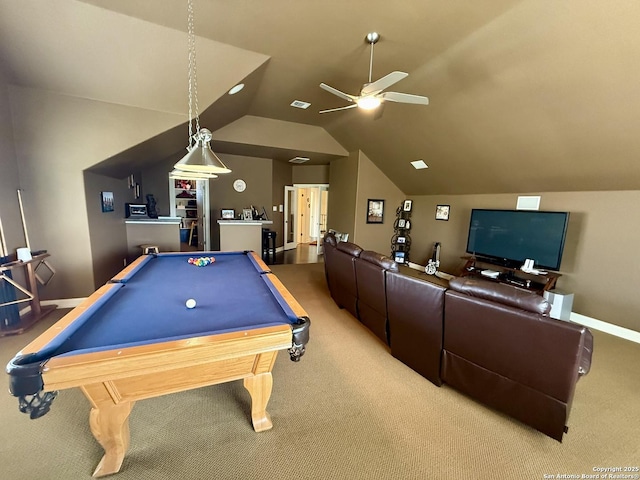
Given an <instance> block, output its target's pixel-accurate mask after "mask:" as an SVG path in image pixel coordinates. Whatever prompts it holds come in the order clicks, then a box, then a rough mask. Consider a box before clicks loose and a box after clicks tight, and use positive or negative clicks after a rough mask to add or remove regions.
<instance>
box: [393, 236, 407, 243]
mask: <svg viewBox="0 0 640 480" xmlns="http://www.w3.org/2000/svg"><path fill="white" fill-rule="evenodd" d="M396 243H407V237H398V239H397V240H396Z"/></svg>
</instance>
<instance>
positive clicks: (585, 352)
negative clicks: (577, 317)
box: [578, 327, 593, 377]
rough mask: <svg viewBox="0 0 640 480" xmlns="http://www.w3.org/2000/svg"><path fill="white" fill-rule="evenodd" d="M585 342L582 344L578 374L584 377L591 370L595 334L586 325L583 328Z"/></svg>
mask: <svg viewBox="0 0 640 480" xmlns="http://www.w3.org/2000/svg"><path fill="white" fill-rule="evenodd" d="M583 337H584V343H583V344H582V355H581V357H580V366H579V367H578V374H579V375H580V376H581V377H582V376H583V375H586V374H587V373H589V370H591V356H592V355H593V334H592V333H591V331H590V330H589V329H588V328H586V327H584V329H583Z"/></svg>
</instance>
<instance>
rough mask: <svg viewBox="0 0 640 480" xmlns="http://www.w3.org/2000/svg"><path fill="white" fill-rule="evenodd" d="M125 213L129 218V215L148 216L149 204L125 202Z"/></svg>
mask: <svg viewBox="0 0 640 480" xmlns="http://www.w3.org/2000/svg"><path fill="white" fill-rule="evenodd" d="M124 214H125V216H126V217H127V218H129V217H146V216H147V206H146V205H144V204H138V203H125V204H124Z"/></svg>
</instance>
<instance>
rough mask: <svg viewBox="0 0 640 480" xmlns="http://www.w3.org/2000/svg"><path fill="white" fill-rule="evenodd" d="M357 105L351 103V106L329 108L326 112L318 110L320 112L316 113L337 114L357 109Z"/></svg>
mask: <svg viewBox="0 0 640 480" xmlns="http://www.w3.org/2000/svg"><path fill="white" fill-rule="evenodd" d="M357 106H358V104H357V103H353V104H351V105H347V106H346V107H338V108H329V109H327V110H320V112H318V113H329V112H337V111H339V110H347V109H349V108H355V107H357Z"/></svg>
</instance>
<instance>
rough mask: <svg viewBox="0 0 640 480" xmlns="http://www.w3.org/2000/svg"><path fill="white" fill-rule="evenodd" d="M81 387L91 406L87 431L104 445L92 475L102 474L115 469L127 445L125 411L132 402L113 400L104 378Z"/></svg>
mask: <svg viewBox="0 0 640 480" xmlns="http://www.w3.org/2000/svg"><path fill="white" fill-rule="evenodd" d="M81 389H82V391H83V392H84V394H85V395H86V396H87V398H88V399H89V401H90V402H91V405H92V407H93V408H91V413H90V414H89V427H90V428H91V433H93V436H94V437H95V438H96V440H97V441H98V443H100V445H102V448H104V456H103V457H102V460H100V463H98V466H97V467H96V469H95V471H94V472H93V476H94V477H103V476H105V475H111V474H112V473H117V472H118V471H119V470H120V467H122V462H123V461H124V456H125V454H126V453H127V449H128V448H129V439H130V434H129V414H130V413H131V409H132V408H133V405H134V404H135V402H126V401H123V402H118V403H115V402H114V400H113V398H112V396H111V391H112V389H110V388H109V387H108V382H107V384H93V385H85V386H83V387H81Z"/></svg>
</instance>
